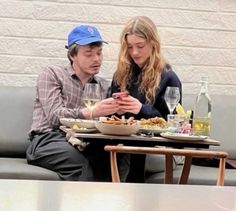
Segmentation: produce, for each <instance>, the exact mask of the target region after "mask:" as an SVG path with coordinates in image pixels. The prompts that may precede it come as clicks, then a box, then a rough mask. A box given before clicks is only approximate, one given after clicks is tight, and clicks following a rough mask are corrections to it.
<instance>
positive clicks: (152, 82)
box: [114, 16, 166, 103]
mask: <svg viewBox="0 0 236 211" xmlns="http://www.w3.org/2000/svg"><path fill="white" fill-rule="evenodd" d="M132 34H134V35H136V36H139V37H142V38H144V39H145V40H146V41H147V43H150V44H151V46H152V54H151V56H150V57H149V58H148V59H147V61H146V63H145V65H144V66H143V67H142V71H141V74H140V78H139V80H140V87H139V89H140V91H141V93H143V94H144V95H145V97H146V99H147V101H148V102H151V103H153V102H154V101H155V93H156V89H157V88H158V87H159V83H160V79H161V72H162V71H163V69H164V66H165V64H166V62H165V60H164V58H163V55H162V53H161V46H160V38H159V35H158V33H157V29H156V26H155V24H154V23H153V22H152V20H151V19H149V18H148V17H146V16H138V17H135V18H133V19H131V20H130V21H128V23H127V24H126V26H125V27H124V29H123V32H122V33H121V37H120V44H121V46H120V52H119V58H118V66H117V70H116V72H115V75H114V79H115V81H116V83H117V85H118V86H120V88H121V90H122V91H124V90H126V88H127V85H128V82H129V81H130V80H131V76H132V71H131V70H132V69H133V67H134V65H135V63H134V61H133V60H132V58H131V57H130V55H129V53H128V46H127V35H132Z"/></svg>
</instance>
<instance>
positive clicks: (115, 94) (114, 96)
mask: <svg viewBox="0 0 236 211" xmlns="http://www.w3.org/2000/svg"><path fill="white" fill-rule="evenodd" d="M128 95H129V94H128V92H116V93H113V94H112V97H113V98H114V99H121V98H122V97H127V96H128Z"/></svg>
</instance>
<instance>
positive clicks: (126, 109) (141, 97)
mask: <svg viewBox="0 0 236 211" xmlns="http://www.w3.org/2000/svg"><path fill="white" fill-rule="evenodd" d="M120 43H121V47H120V52H119V59H118V66H117V70H116V72H115V74H114V77H113V81H112V87H111V93H115V92H120V91H127V92H128V93H129V95H128V96H127V97H122V98H121V99H117V102H118V103H119V107H120V109H119V112H118V114H119V115H125V117H126V118H128V117H130V116H134V117H135V118H136V119H141V118H151V117H155V116H159V117H163V118H165V119H166V118H167V114H169V110H168V107H167V105H166V103H165V100H164V93H165V90H166V87H168V86H174V87H179V89H180V94H181V96H182V88H181V82H180V80H179V78H178V76H177V75H176V74H175V72H174V71H173V70H172V68H171V66H170V65H169V64H168V63H167V62H166V61H165V59H164V57H163V55H162V52H161V46H160V38H159V36H158V33H157V29H156V26H155V24H154V23H153V22H152V20H150V19H149V18H148V17H145V16H138V17H135V18H133V19H131V20H130V21H128V23H127V24H126V25H125V27H124V29H123V32H122V34H121V38H120ZM135 164H136V166H135ZM144 164H145V156H140V155H139V156H137V155H136V156H133V155H132V157H131V170H130V174H132V172H133V173H134V177H133V178H132V179H131V181H134V182H135V181H137V182H143V181H144V171H143V169H144ZM133 168H134V169H133ZM137 171H140V175H139V176H140V178H137V174H138V172H137ZM131 177H132V176H131Z"/></svg>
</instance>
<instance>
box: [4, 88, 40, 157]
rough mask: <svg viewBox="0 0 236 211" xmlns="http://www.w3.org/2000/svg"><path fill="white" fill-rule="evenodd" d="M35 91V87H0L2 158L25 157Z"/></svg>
mask: <svg viewBox="0 0 236 211" xmlns="http://www.w3.org/2000/svg"><path fill="white" fill-rule="evenodd" d="M35 90H36V89H35V88H34V87H0V118H1V125H0V155H1V156H11V157H12V156H14V157H24V156H25V151H26V148H27V146H28V144H29V140H28V131H29V130H30V126H31V121H32V112H33V101H34V97H35Z"/></svg>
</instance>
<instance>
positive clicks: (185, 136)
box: [160, 132, 208, 141]
mask: <svg viewBox="0 0 236 211" xmlns="http://www.w3.org/2000/svg"><path fill="white" fill-rule="evenodd" d="M160 135H161V136H162V137H164V138H170V139H175V140H186V141H203V140H205V139H207V138H208V136H195V135H189V134H184V133H170V132H164V133H161V134H160Z"/></svg>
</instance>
